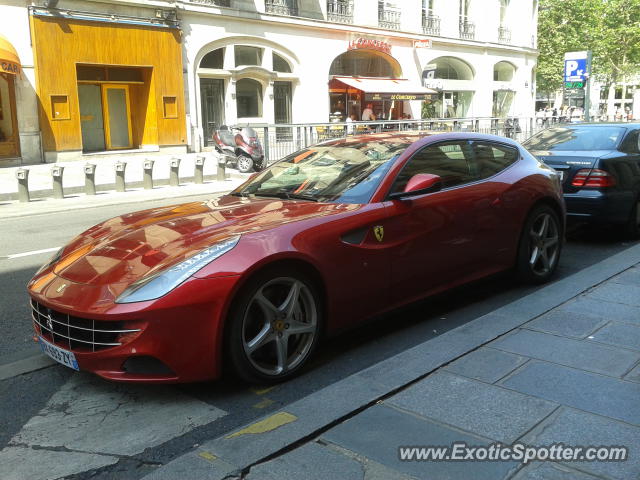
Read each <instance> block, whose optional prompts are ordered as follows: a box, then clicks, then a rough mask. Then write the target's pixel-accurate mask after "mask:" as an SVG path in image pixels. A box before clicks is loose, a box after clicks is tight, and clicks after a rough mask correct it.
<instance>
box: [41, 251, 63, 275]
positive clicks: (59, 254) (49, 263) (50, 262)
mask: <svg viewBox="0 0 640 480" xmlns="http://www.w3.org/2000/svg"><path fill="white" fill-rule="evenodd" d="M63 251H64V247H60V248H59V249H58V251H57V252H56V253H54V254H53V257H51V258H50V259H49V260H47V263H45V264H44V265H42V266H41V267H40V268H39V269H38V271H37V272H36V273H35V275H39V274H40V273H42V272H44V271H45V270H46V269H47V268H49V267H51V266H53V265H55V264H56V263H58V261H59V260H60V258H61V257H62V252H63ZM35 275H34V276H35Z"/></svg>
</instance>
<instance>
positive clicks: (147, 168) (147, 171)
mask: <svg viewBox="0 0 640 480" xmlns="http://www.w3.org/2000/svg"><path fill="white" fill-rule="evenodd" d="M153 163H154V160H152V159H150V158H147V159H145V161H144V163H143V164H142V167H143V169H144V178H143V182H142V183H143V185H144V189H145V190H151V189H152V188H153Z"/></svg>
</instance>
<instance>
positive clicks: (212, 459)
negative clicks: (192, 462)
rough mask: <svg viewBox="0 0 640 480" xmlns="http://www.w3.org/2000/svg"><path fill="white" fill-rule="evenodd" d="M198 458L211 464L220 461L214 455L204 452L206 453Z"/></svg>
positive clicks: (202, 453) (201, 453) (200, 454)
mask: <svg viewBox="0 0 640 480" xmlns="http://www.w3.org/2000/svg"><path fill="white" fill-rule="evenodd" d="M198 456H199V457H202V458H204V459H205V460H207V461H209V462H213V461H215V460H217V459H218V457H216V456H215V455H214V454H213V453H209V452H204V451H202V452H200V453H199V454H198Z"/></svg>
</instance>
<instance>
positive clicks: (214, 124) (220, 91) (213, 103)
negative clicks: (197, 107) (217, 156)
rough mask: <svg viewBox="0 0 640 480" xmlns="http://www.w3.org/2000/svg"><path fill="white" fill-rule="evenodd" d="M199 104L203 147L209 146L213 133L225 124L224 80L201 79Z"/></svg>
mask: <svg viewBox="0 0 640 480" xmlns="http://www.w3.org/2000/svg"><path fill="white" fill-rule="evenodd" d="M200 102H201V106H202V130H203V134H204V141H205V145H209V144H210V143H211V142H212V141H213V139H212V136H213V135H212V134H213V131H214V130H215V129H216V128H218V127H219V126H220V125H224V123H225V114H224V113H225V112H224V80H222V79H221V78H201V79H200Z"/></svg>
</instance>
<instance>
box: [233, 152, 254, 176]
mask: <svg viewBox="0 0 640 480" xmlns="http://www.w3.org/2000/svg"><path fill="white" fill-rule="evenodd" d="M237 165H238V171H239V172H242V173H249V172H251V171H252V170H253V160H252V159H251V157H247V156H246V155H240V156H239V157H238V162H237Z"/></svg>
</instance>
